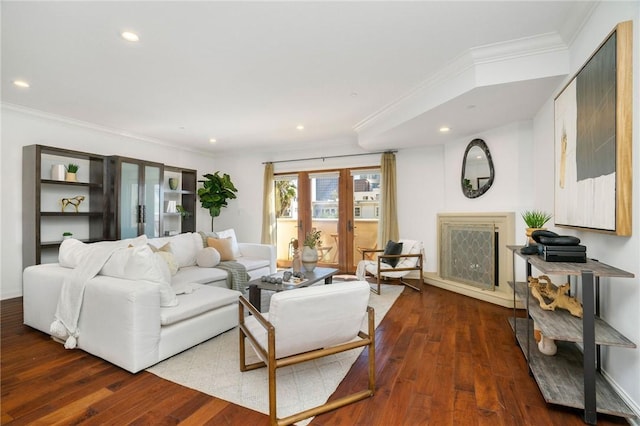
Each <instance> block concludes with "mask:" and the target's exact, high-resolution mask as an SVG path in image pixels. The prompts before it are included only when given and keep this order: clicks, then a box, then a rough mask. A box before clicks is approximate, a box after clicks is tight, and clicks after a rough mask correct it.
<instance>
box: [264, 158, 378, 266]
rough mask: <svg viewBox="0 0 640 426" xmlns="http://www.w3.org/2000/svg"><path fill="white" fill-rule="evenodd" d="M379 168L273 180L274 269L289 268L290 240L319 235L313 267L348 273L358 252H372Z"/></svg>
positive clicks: (376, 217)
mask: <svg viewBox="0 0 640 426" xmlns="http://www.w3.org/2000/svg"><path fill="white" fill-rule="evenodd" d="M379 184H380V171H379V169H378V168H367V169H339V170H328V171H327V170H323V171H316V172H306V171H304V172H297V173H287V174H282V175H276V177H275V194H276V203H275V205H276V218H277V249H278V256H277V257H278V266H279V267H289V266H290V265H291V259H292V257H293V240H296V239H297V240H298V241H299V242H300V244H299V245H300V247H301V246H302V241H304V238H305V236H306V234H307V233H308V232H310V231H311V230H314V229H315V230H319V231H321V238H320V245H319V247H318V264H319V265H320V266H329V267H333V268H337V269H339V270H340V271H341V272H346V273H353V272H354V271H355V267H356V265H357V263H358V261H359V260H360V259H361V258H362V254H361V253H362V249H364V248H376V241H377V236H378V217H379V211H380V209H379V206H378V203H379V200H380V185H379Z"/></svg>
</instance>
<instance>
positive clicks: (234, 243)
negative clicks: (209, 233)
mask: <svg viewBox="0 0 640 426" xmlns="http://www.w3.org/2000/svg"><path fill="white" fill-rule="evenodd" d="M216 234H218V236H217V237H216V238H231V250H232V251H233V258H234V259H236V258H238V257H241V256H242V253H240V246H239V245H238V239H237V238H236V231H234V230H233V228H229V229H225V230H224V231H218V232H216Z"/></svg>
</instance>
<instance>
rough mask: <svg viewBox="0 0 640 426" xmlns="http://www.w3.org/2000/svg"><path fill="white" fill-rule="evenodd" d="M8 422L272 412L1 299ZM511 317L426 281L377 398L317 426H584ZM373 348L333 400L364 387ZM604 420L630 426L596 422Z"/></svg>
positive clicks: (183, 418)
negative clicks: (540, 375)
mask: <svg viewBox="0 0 640 426" xmlns="http://www.w3.org/2000/svg"><path fill="white" fill-rule="evenodd" d="M0 308H1V310H2V312H1V323H0V326H1V327H2V341H1V344H2V347H1V375H2V379H1V387H2V388H1V400H0V404H1V406H2V418H1V422H2V424H7V425H8V424H11V425H23V424H64V425H68V424H83V425H84V424H95V425H98V424H99V425H107V424H113V425H123V424H136V425H172V424H185V425H202V424H210V425H249V424H251V425H259V424H267V423H268V419H267V416H266V415H263V414H260V413H257V412H255V411H251V410H248V409H246V408H243V407H240V406H237V405H234V404H231V403H228V402H226V401H223V400H220V399H216V398H213V397H210V396H208V395H205V394H203V393H200V392H197V391H194V390H192V389H189V388H186V387H183V386H180V385H177V384H175V383H172V382H169V381H166V380H163V379H160V378H158V377H157V376H154V375H153V374H151V373H147V372H140V373H138V374H130V373H128V372H126V371H124V370H122V369H120V368H118V367H115V366H113V365H111V364H109V363H107V362H106V361H103V360H101V359H99V358H96V357H94V356H92V355H89V354H87V353H85V352H83V351H80V350H73V351H68V350H65V349H64V348H63V347H62V345H60V344H58V343H55V342H53V341H52V340H51V339H50V338H49V337H48V336H47V335H45V334H43V333H41V332H38V331H35V330H33V329H31V328H29V327H27V326H24V325H23V324H22V299H21V298H17V299H10V300H3V301H2V302H1V304H0ZM511 312H512V311H511V310H510V309H507V308H501V307H498V306H494V305H491V304H489V303H485V302H480V301H477V300H474V299H471V298H468V297H465V296H461V295H458V294H455V293H450V292H447V291H444V290H440V289H438V288H435V287H431V286H425V287H424V292H423V293H422V294H420V293H418V292H415V291H413V290H411V289H405V290H404V292H403V294H402V295H401V296H400V297H399V298H398V300H397V302H396V303H395V304H394V306H393V307H392V309H391V310H390V311H389V313H388V314H387V316H386V317H385V318H384V320H383V321H382V323H381V324H380V326H379V327H378V329H377V330H376V338H377V345H376V370H377V393H376V395H375V396H374V397H373V398H369V399H367V400H365V401H361V402H358V403H355V404H351V405H349V406H347V407H344V408H341V409H339V410H336V411H333V412H331V413H327V414H324V415H321V416H318V417H316V418H315V419H314V420H313V422H312V425H327V426H328V425H381V426H382V425H384V426H387V425H491V426H498V425H562V426H567V425H568V426H570V425H582V424H583V422H582V417H581V416H582V413H581V411H579V410H573V409H568V408H565V407H557V406H551V405H548V404H546V403H545V402H544V400H543V398H542V396H541V395H540V392H539V391H538V388H537V386H536V384H535V382H534V380H533V378H531V377H530V376H529V374H528V372H527V367H526V364H525V362H524V358H523V356H522V353H521V352H520V349H518V347H517V346H515V344H514V339H513V335H512V333H511V329H510V327H509V325H508V323H507V318H508V317H509V316H510V315H511ZM365 357H366V351H364V352H363V355H362V356H360V358H358V360H357V361H356V363H355V364H354V366H353V368H352V369H351V370H350V372H349V374H348V375H347V377H346V378H345V380H344V381H343V382H342V383H341V384H340V386H339V387H338V389H337V390H336V392H335V394H334V395H333V396H332V398H336V397H339V396H341V395H343V394H345V393H346V392H348V391H349V390H350V389H351V388H353V387H358V388H361V387H362V385H363V384H365V383H366V380H367V379H366V368H367V363H366V359H365ZM598 424H599V425H614V424H618V425H619V424H627V422H626V421H625V420H624V419H621V418H617V417H610V416H603V415H599V416H598Z"/></svg>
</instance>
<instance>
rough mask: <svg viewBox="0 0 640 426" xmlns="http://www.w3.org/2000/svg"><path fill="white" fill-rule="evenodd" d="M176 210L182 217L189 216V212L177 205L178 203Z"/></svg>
mask: <svg viewBox="0 0 640 426" xmlns="http://www.w3.org/2000/svg"><path fill="white" fill-rule="evenodd" d="M176 211H177V212H178V213H180V217H184V218H186V217H189V216H191V213H189V212H188V211H186V210H185V208H184V207H183V206H181V205H179V204H178V205H176Z"/></svg>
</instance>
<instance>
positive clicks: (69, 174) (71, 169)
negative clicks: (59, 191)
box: [65, 163, 80, 182]
mask: <svg viewBox="0 0 640 426" xmlns="http://www.w3.org/2000/svg"><path fill="white" fill-rule="evenodd" d="M79 168H80V166H78V165H77V164H73V163H69V164H68V165H67V166H65V170H66V173H65V180H66V181H67V182H76V173H78V169H79Z"/></svg>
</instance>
